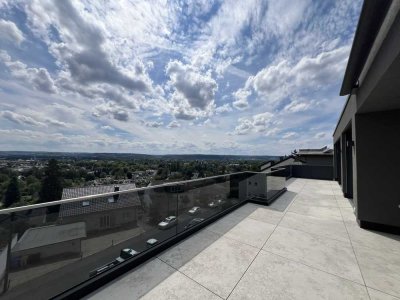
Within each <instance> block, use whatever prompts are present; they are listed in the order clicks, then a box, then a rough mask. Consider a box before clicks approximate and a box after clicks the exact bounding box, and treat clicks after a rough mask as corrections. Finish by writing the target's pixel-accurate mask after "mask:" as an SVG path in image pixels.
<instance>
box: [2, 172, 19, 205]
mask: <svg viewBox="0 0 400 300" xmlns="http://www.w3.org/2000/svg"><path fill="white" fill-rule="evenodd" d="M20 200H21V194H20V192H19V184H18V179H17V177H15V176H14V177H12V178H11V180H10V183H9V184H8V187H7V190H6V194H5V196H4V202H3V204H4V206H5V207H9V206H11V205H12V204H14V203H17V202H19V201H20Z"/></svg>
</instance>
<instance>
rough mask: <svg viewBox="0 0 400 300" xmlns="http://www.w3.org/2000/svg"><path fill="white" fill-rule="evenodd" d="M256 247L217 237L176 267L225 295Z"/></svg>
mask: <svg viewBox="0 0 400 300" xmlns="http://www.w3.org/2000/svg"><path fill="white" fill-rule="evenodd" d="M258 251H259V250H258V249H257V248H254V247H251V246H248V245H245V244H243V243H240V242H237V241H234V240H231V239H228V238H224V237H221V238H220V239H219V240H218V241H216V242H215V243H213V244H212V245H211V246H210V247H208V248H207V249H205V250H204V251H203V252H201V253H200V254H199V255H197V256H196V257H194V258H193V259H192V260H191V261H190V262H188V263H187V264H185V265H184V266H183V267H181V268H180V271H181V272H182V273H184V274H185V275H187V276H188V277H190V278H192V279H193V280H195V281H196V282H198V283H200V284H201V285H202V286H204V287H206V288H207V289H209V290H211V291H213V292H214V293H216V294H217V295H219V296H221V297H223V298H226V297H227V296H228V295H229V293H230V292H231V291H232V289H233V288H234V286H235V285H236V284H237V282H238V281H239V279H240V278H241V277H242V275H243V274H244V272H245V271H246V269H247V268H248V266H249V265H250V263H251V262H252V260H253V259H254V257H255V256H256V254H257V252H258Z"/></svg>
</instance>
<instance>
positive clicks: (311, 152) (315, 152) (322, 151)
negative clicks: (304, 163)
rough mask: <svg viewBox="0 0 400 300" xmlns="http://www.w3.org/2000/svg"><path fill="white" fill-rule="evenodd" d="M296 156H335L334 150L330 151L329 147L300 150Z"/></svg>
mask: <svg viewBox="0 0 400 300" xmlns="http://www.w3.org/2000/svg"><path fill="white" fill-rule="evenodd" d="M296 155H298V156H302V155H333V149H330V148H328V147H327V146H325V147H323V148H320V149H299V152H297V154H296Z"/></svg>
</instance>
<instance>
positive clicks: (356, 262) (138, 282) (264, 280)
mask: <svg viewBox="0 0 400 300" xmlns="http://www.w3.org/2000/svg"><path fill="white" fill-rule="evenodd" d="M287 187H288V191H287V192H286V193H285V194H283V195H282V196H281V197H280V198H279V199H277V200H276V201H275V202H274V203H273V204H272V205H271V206H269V207H265V206H259V205H255V204H246V205H244V206H242V207H241V208H239V209H237V210H235V211H234V212H232V213H230V214H229V215H227V216H225V217H224V218H222V219H220V220H218V221H217V222H215V223H213V224H211V225H210V226H208V227H206V228H205V229H203V230H201V231H200V232H198V233H197V234H195V235H192V236H190V237H189V238H187V239H186V240H184V241H183V242H181V243H180V244H177V245H176V246H174V247H172V248H170V249H168V250H167V251H165V252H163V253H162V254H160V255H158V256H157V257H156V258H154V259H152V260H151V261H149V262H147V263H146V264H144V265H141V266H140V267H138V268H136V269H135V270H133V271H131V272H129V273H126V274H125V275H124V276H122V277H120V278H118V279H116V280H115V281H113V282H111V283H110V284H108V285H105V286H104V287H102V288H101V289H99V290H97V291H96V292H95V293H94V294H92V295H90V297H89V298H93V299H111V298H117V299H137V298H144V299H166V298H168V299H221V298H222V299H328V298H329V299H398V298H396V297H400V237H399V236H396V235H390V234H384V233H380V232H374V231H368V230H364V229H361V228H360V227H359V226H358V225H357V223H356V220H355V216H354V214H353V208H352V205H351V202H349V200H347V199H346V198H344V197H343V196H342V193H341V190H340V187H339V185H338V184H337V183H336V182H334V181H322V180H310V179H291V180H290V181H288V185H287Z"/></svg>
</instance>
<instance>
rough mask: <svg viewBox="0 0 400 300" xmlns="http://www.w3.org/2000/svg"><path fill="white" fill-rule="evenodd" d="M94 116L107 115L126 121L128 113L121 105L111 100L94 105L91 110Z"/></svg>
mask: <svg viewBox="0 0 400 300" xmlns="http://www.w3.org/2000/svg"><path fill="white" fill-rule="evenodd" d="M93 115H94V116H95V117H101V116H104V115H108V116H111V117H113V118H114V119H115V120H118V121H122V122H127V121H128V120H129V113H128V111H127V110H126V109H124V108H123V107H121V106H119V105H116V104H114V103H112V102H107V103H103V104H100V105H97V106H96V107H95V111H94V112H93Z"/></svg>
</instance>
